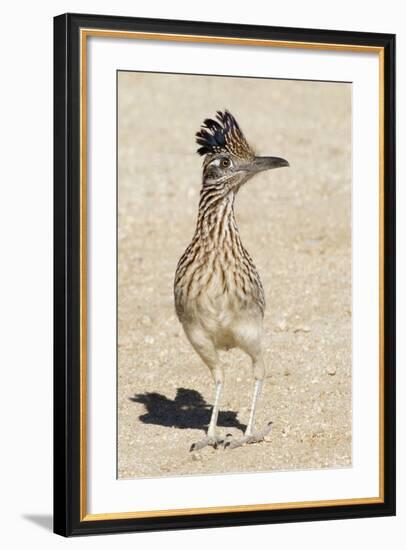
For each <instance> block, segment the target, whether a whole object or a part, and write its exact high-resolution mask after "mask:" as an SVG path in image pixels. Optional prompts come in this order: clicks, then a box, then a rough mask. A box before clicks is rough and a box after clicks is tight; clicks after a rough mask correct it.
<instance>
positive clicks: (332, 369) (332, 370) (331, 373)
mask: <svg viewBox="0 0 406 550" xmlns="http://www.w3.org/2000/svg"><path fill="white" fill-rule="evenodd" d="M326 372H327V374H328V375H329V376H334V375H335V373H336V372H337V368H336V367H335V366H334V365H331V366H329V367H327V368H326Z"/></svg>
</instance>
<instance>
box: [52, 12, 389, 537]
mask: <svg viewBox="0 0 406 550" xmlns="http://www.w3.org/2000/svg"><path fill="white" fill-rule="evenodd" d="M83 28H86V29H108V30H120V31H137V32H146V33H157V34H160V33H162V34H165V33H175V34H181V35H190V36H194V35H199V36H207V37H216V36H221V37H232V38H245V39H258V40H278V41H289V42H292V41H293V42H296V43H298V44H299V45H300V44H301V43H303V44H305V43H313V44H337V45H346V44H351V45H358V46H366V47H369V46H370V47H376V48H380V49H382V52H383V59H384V75H383V78H384V80H383V90H384V105H383V109H384V128H383V150H384V157H383V181H384V197H385V200H384V225H383V229H384V241H383V257H384V265H383V270H384V272H383V274H384V288H383V296H384V300H383V321H384V331H383V344H384V358H383V360H384V371H383V384H384V386H383V387H384V395H383V428H384V442H383V459H384V469H383V474H384V485H383V498H382V501H381V502H375V503H370V504H364V503H361V504H349V505H337V506H334V505H333V506H315V507H311V506H310V507H309V506H308V507H303V508H290V509H274V510H256V511H242V512H241V511H232V512H226V513H215V514H212V513H199V514H192V515H191V514H185V515H176V516H169V517H166V516H165V517H159V516H158V517H149V518H145V517H144V518H128V519H100V520H97V521H95V520H90V521H89V520H87V519H86V517H83V515H82V514H81V490H80V480H81V478H80V476H81V445H82V435H81V421H80V407H81V390H82V388H81V375H80V364H81V345H80V338H81V335H80V331H81V315H80V292H81V285H80V269H81V266H80V224H81V218H80V200H81V196H80V185H79V182H80V162H81V157H80V154H81V152H80V101H81V95H80V94H81V90H80V30H81V29H83ZM395 225H396V217H395V36H394V35H392V34H377V33H360V32H348V31H331V30H314V29H296V28H288V27H286V28H282V27H266V26H253V25H250V26H248V25H234V24H223V23H206V22H205V23H203V22H192V21H170V20H160V19H140V18H132V17H112V16H102V15H82V14H64V15H59V16H57V17H55V19H54V531H55V533H57V534H59V535H63V536H72V535H90V534H102V533H120V532H130V531H152V530H163V529H165V530H166V529H192V528H203V527H219V526H233V525H234V526H235V525H254V524H265V523H277V522H296V521H314V520H328V519H344V518H361V517H377V516H390V515H394V514H395V486H396V483H395V481H396V480H395V343H396V342H395V297H396V291H395V283H396V281H395V267H396V263H395V262H396V260H395Z"/></svg>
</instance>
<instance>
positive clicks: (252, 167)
mask: <svg viewBox="0 0 406 550" xmlns="http://www.w3.org/2000/svg"><path fill="white" fill-rule="evenodd" d="M216 119H217V120H213V119H210V118H207V119H206V120H205V121H204V122H203V124H202V127H201V129H200V130H199V132H197V133H196V142H197V143H198V144H199V145H200V147H199V149H198V150H197V152H198V153H199V155H202V156H204V155H205V158H204V162H203V184H205V183H206V184H210V185H216V187H217V186H218V187H223V188H224V189H225V190H226V191H234V192H236V191H238V189H239V188H240V187H241V185H242V184H243V183H245V182H246V181H248V180H249V179H251V178H252V177H253V176H255V174H258V173H259V172H263V171H264V170H271V169H273V168H281V167H283V166H289V163H288V161H287V160H285V159H282V158H279V157H258V156H256V155H255V153H254V151H253V149H252V148H251V146H250V145H249V144H248V142H247V140H246V139H245V136H244V134H243V132H242V130H241V128H240V126H239V124H238V123H237V121H236V120H235V118H234V117H233V115H232V114H231V113H230V112H228V111H227V110H225V111H224V112H221V111H217V115H216Z"/></svg>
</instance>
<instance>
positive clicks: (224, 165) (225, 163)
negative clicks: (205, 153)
mask: <svg viewBox="0 0 406 550" xmlns="http://www.w3.org/2000/svg"><path fill="white" fill-rule="evenodd" d="M230 164H231V161H230V159H222V160H221V167H222V168H228V167H229V166H230Z"/></svg>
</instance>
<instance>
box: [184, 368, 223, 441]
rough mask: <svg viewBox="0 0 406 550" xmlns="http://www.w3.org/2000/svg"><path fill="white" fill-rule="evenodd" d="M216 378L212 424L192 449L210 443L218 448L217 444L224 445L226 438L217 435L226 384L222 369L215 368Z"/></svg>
mask: <svg viewBox="0 0 406 550" xmlns="http://www.w3.org/2000/svg"><path fill="white" fill-rule="evenodd" d="M214 380H215V383H216V396H215V398H214V406H213V410H212V413H211V417H210V424H209V428H208V430H207V435H206V437H204V438H203V439H201V440H200V441H197V442H196V443H193V445H192V446H191V447H190V450H191V451H199V450H200V449H203V447H207V446H208V445H209V446H211V447H214V448H217V446H218V445H222V444H223V443H224V440H225V439H224V437H220V436H219V435H217V419H218V414H219V407H220V398H221V392H222V389H223V384H224V376H223V371H222V369H216V370H215V372H214Z"/></svg>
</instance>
